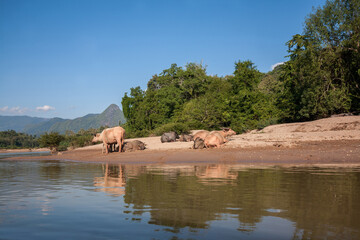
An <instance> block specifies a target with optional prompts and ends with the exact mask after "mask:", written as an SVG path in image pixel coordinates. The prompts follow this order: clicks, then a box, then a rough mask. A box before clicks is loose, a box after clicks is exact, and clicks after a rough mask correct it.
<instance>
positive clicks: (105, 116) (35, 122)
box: [0, 104, 126, 135]
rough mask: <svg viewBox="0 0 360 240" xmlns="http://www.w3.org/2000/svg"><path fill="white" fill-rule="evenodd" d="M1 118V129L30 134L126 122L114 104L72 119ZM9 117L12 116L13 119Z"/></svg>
mask: <svg viewBox="0 0 360 240" xmlns="http://www.w3.org/2000/svg"><path fill="white" fill-rule="evenodd" d="M3 118H4V116H0V126H1V128H0V129H3V130H1V131H5V130H9V129H13V130H15V131H17V132H24V133H28V134H32V135H41V134H43V133H45V132H59V133H61V134H64V133H65V132H66V131H67V130H70V131H73V132H78V131H79V130H80V129H84V130H86V129H89V128H99V127H101V126H109V127H113V126H118V125H119V123H125V122H126V120H125V117H124V114H123V112H122V111H121V110H120V108H119V107H118V106H117V105H115V104H111V105H110V106H109V107H108V108H107V109H105V111H104V112H102V113H101V114H88V115H86V116H84V117H80V118H75V119H73V120H70V119H62V118H51V119H45V118H43V119H42V118H32V117H26V118H23V119H24V120H23V121H22V119H16V117H9V118H6V121H5V120H4V124H3V123H2V122H1V121H2V119H3ZM11 118H14V120H12V119H11ZM18 118H19V117H18ZM4 119H5V118H4ZM15 120H16V121H15ZM12 121H13V122H16V124H15V123H13V124H11V122H12ZM24 122H26V123H24ZM3 125H4V126H5V127H4V126H3ZM6 127H7V128H6Z"/></svg>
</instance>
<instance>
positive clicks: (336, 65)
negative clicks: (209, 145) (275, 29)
mask: <svg viewBox="0 0 360 240" xmlns="http://www.w3.org/2000/svg"><path fill="white" fill-rule="evenodd" d="M286 45H287V46H288V53H289V56H288V61H287V62H285V63H284V64H282V65H280V66H278V67H276V68H275V69H274V70H273V71H272V72H269V73H266V74H264V73H261V72H259V71H258V70H257V69H256V66H255V64H254V63H253V62H251V61H249V60H245V61H237V62H236V63H235V67H234V72H233V74H231V75H228V76H223V77H218V76H210V75H208V74H207V73H206V67H205V66H203V65H201V64H196V63H189V64H187V65H186V66H185V67H184V68H183V67H179V66H177V64H172V65H171V67H170V68H169V69H165V70H163V71H162V72H161V73H159V74H156V75H154V76H153V77H152V78H151V79H150V80H149V81H148V84H147V89H146V90H142V89H141V88H140V87H134V88H131V90H130V93H125V95H124V97H123V99H122V107H123V112H124V115H125V117H126V118H127V120H128V121H127V123H126V124H125V128H126V131H127V134H128V135H129V136H146V135H149V134H161V133H162V132H165V131H168V130H176V131H178V132H181V131H186V130H189V129H218V128H220V127H231V128H232V129H234V130H235V131H237V132H244V131H247V130H250V129H254V128H263V127H265V126H267V125H269V124H273V123H279V122H293V121H307V120H313V119H318V118H323V117H328V116H330V115H332V114H336V113H343V112H353V113H358V112H359V111H360V53H359V51H360V1H358V0H350V1H345V0H333V1H328V2H326V4H325V5H324V6H323V7H321V8H318V9H315V10H314V11H313V12H312V13H311V14H310V15H309V16H308V17H307V18H306V19H305V24H304V31H303V33H302V34H297V35H295V36H293V37H292V38H291V39H290V40H289V41H288V42H287V43H286Z"/></svg>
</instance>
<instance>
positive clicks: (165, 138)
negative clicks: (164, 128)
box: [160, 132, 179, 143]
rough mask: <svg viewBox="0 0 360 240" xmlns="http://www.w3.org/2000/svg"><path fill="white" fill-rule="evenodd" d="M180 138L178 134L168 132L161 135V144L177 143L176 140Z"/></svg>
mask: <svg viewBox="0 0 360 240" xmlns="http://www.w3.org/2000/svg"><path fill="white" fill-rule="evenodd" d="M178 138H179V135H177V133H176V132H167V133H164V134H163V135H161V138H160V140H161V142H162V143H164V142H175V141H176V139H178Z"/></svg>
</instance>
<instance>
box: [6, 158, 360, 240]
mask: <svg viewBox="0 0 360 240" xmlns="http://www.w3.org/2000/svg"><path fill="white" fill-rule="evenodd" d="M0 239H217V240H218V239H222V240H223V239H360V169H358V168H352V169H331V168H328V169H326V168H280V167H274V168H265V169H255V168H244V167H243V166H240V165H221V164H220V165H216V164H209V165H179V166H176V165H162V166H160V165H144V166H140V165H111V164H105V163H104V164H99V163H79V162H70V161H69V162H68V161H20V160H19V161H7V160H0Z"/></svg>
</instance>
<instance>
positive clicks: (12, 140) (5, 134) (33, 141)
mask: <svg viewBox="0 0 360 240" xmlns="http://www.w3.org/2000/svg"><path fill="white" fill-rule="evenodd" d="M38 146H39V142H38V139H37V138H36V137H35V136H32V135H28V134H25V133H17V132H15V131H14V130H8V131H2V132H0V148H11V149H12V148H35V147H38Z"/></svg>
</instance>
